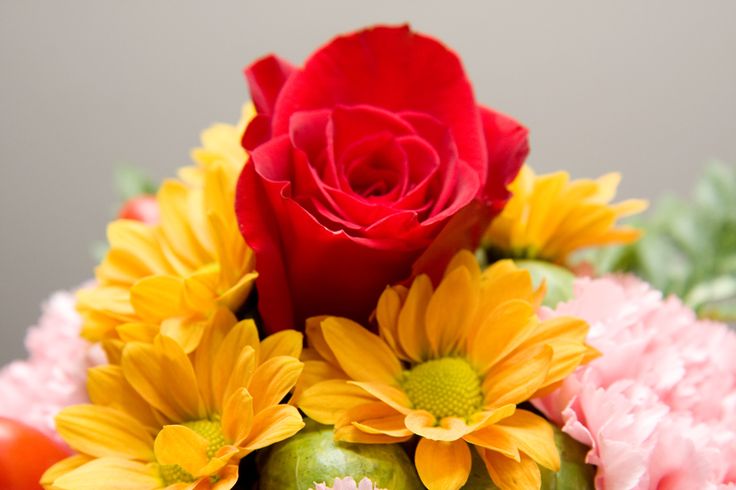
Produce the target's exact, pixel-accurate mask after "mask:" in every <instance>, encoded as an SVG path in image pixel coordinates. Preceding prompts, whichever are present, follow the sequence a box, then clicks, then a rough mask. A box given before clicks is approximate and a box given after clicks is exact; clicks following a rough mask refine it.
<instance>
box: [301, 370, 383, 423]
mask: <svg viewBox="0 0 736 490" xmlns="http://www.w3.org/2000/svg"><path fill="white" fill-rule="evenodd" d="M371 401H375V398H374V397H372V396H371V395H369V394H368V393H366V392H365V391H364V390H363V389H361V388H359V387H358V386H354V385H352V384H349V383H348V382H347V381H344V380H337V379H335V380H329V381H323V382H321V383H317V384H315V385H313V386H311V387H309V388H307V389H306V390H304V392H303V393H302V395H301V396H300V397H299V401H298V404H299V408H300V409H301V410H302V411H303V412H304V413H306V414H307V416H309V418H311V419H314V420H316V421H317V422H319V423H320V424H331V425H334V424H335V422H336V421H337V419H338V418H339V417H340V415H341V414H342V413H343V412H344V411H346V410H349V409H350V408H353V407H355V406H358V405H362V404H364V403H368V402H371Z"/></svg>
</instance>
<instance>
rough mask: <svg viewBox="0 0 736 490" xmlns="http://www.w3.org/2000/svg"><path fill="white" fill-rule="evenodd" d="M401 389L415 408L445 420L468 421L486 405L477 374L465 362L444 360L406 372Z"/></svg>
mask: <svg viewBox="0 0 736 490" xmlns="http://www.w3.org/2000/svg"><path fill="white" fill-rule="evenodd" d="M401 386H402V388H403V389H404V391H405V392H406V394H407V396H408V397H409V399H410V400H411V402H412V404H413V405H414V408H416V409H419V410H426V411H427V412H429V413H431V414H432V415H434V416H435V418H437V420H438V421H439V420H440V419H442V418H443V417H460V418H466V419H467V418H468V417H470V416H471V415H472V414H473V413H475V412H477V411H479V410H480V409H481V406H482V404H483V394H482V391H481V381H480V376H479V375H478V373H477V372H476V371H475V369H473V367H472V366H471V365H470V363H468V361H466V360H465V359H462V358H459V357H444V358H442V359H434V360H431V361H427V362H423V363H421V364H417V365H416V366H414V367H413V368H412V369H411V370H409V371H405V372H404V376H403V379H402V382H401Z"/></svg>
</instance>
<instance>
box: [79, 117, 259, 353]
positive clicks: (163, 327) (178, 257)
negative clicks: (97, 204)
mask: <svg viewBox="0 0 736 490" xmlns="http://www.w3.org/2000/svg"><path fill="white" fill-rule="evenodd" d="M248 107H249V106H246V109H244V111H243V118H242V120H241V122H240V123H239V125H238V126H229V125H224V124H220V125H216V126H214V127H213V128H210V129H209V130H207V131H205V132H204V133H203V135H202V141H203V144H204V147H203V148H200V149H197V150H195V151H194V152H193V158H194V159H195V161H196V162H197V164H198V165H197V166H196V167H186V168H184V169H181V171H180V172H179V174H180V179H179V180H169V181H166V182H164V184H163V185H162V186H161V188H160V190H159V192H158V195H157V202H158V205H159V208H160V211H161V219H160V223H158V224H156V225H147V224H144V223H140V222H137V221H130V220H117V221H115V222H113V223H111V224H110V226H109V228H108V241H109V243H110V249H109V252H108V253H107V255H106V256H105V258H104V260H103V262H102V263H101V264H100V266H99V267H98V268H97V270H96V278H97V282H96V285H95V286H94V287H92V288H90V289H87V290H84V291H81V292H80V293H79V295H78V304H77V308H78V310H79V312H80V313H81V315H82V318H83V328H82V335H83V336H84V337H85V338H87V339H89V340H91V341H105V340H108V342H105V346H106V348H107V351H108V355H109V356H110V357H111V359H110V360H111V362H116V360H117V358H118V357H119V354H120V349H121V348H122V345H121V344H122V342H121V341H134V340H138V341H146V342H151V341H152V340H153V338H154V337H155V336H156V334H158V333H159V332H161V333H163V334H165V335H166V336H168V337H171V338H173V339H175V340H176V341H177V342H179V343H180V344H181V345H182V346H183V347H184V348H185V350H186V351H187V352H191V351H192V350H193V349H194V348H195V347H196V346H197V344H198V342H199V340H200V338H201V336H202V333H203V326H204V324H205V323H206V322H207V320H208V319H209V317H210V316H211V315H212V313H213V311H214V310H215V309H216V308H217V307H218V306H226V307H228V308H229V309H230V310H231V311H236V310H237V309H238V308H239V307H240V306H241V305H242V304H243V302H244V301H245V299H246V298H247V297H248V295H249V293H250V291H251V288H252V286H253V282H254V280H255V277H256V273H255V271H254V255H253V252H252V251H251V249H250V248H249V247H248V246H247V245H246V244H245V242H244V241H243V239H242V236H241V234H240V232H239V230H238V223H237V219H236V217H235V211H234V204H233V203H234V202H235V185H236V182H237V178H238V175H239V173H240V170H241V169H242V166H243V164H244V163H245V161H246V158H247V155H246V153H245V151H244V150H243V149H242V148H240V137H241V135H242V132H243V128H244V127H245V123H246V121H247V120H248V119H250V117H251V116H252V108H248Z"/></svg>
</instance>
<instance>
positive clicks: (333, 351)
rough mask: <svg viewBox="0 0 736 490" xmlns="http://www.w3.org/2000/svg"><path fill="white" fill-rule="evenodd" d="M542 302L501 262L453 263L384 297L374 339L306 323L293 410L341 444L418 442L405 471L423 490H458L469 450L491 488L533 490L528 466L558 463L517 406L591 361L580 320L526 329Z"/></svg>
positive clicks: (333, 321) (538, 423)
mask: <svg viewBox="0 0 736 490" xmlns="http://www.w3.org/2000/svg"><path fill="white" fill-rule="evenodd" d="M543 293H544V292H543V291H542V290H535V289H534V288H533V286H532V282H531V278H530V276H529V274H528V273H527V272H526V271H523V270H520V269H517V268H516V267H515V266H514V265H513V263H512V262H510V261H502V262H498V263H497V264H495V265H493V266H492V267H490V268H488V269H487V270H485V271H483V272H481V270H480V268H479V266H478V264H477V262H476V260H475V257H474V256H473V255H472V254H471V253H470V252H461V253H459V254H458V255H456V256H455V258H454V259H453V261H452V262H451V263H450V265H449V266H448V268H447V271H446V273H445V276H444V278H443V279H442V281H441V283H440V284H439V286H438V287H437V289H436V290H434V289H433V287H432V284H431V282H430V280H429V279H428V278H427V277H426V276H419V277H417V278H416V279H415V280H414V282H413V284H412V285H411V287H410V288H409V289H406V288H404V287H401V286H397V287H391V288H388V289H386V291H385V292H384V293H383V295H382V296H381V298H380V300H379V303H378V308H377V310H376V316H377V320H378V326H379V333H378V334H374V333H371V332H370V331H369V330H367V329H366V328H363V327H362V326H360V325H358V324H356V323H354V322H352V321H350V320H348V319H345V318H336V317H319V318H314V319H311V320H310V321H309V322H308V325H307V339H308V343H309V345H310V348H309V349H307V350H306V351H305V354H304V356H303V358H304V359H305V370H304V375H303V377H302V382H301V383H300V391H299V395H298V399H297V404H298V405H299V407H300V408H301V409H302V410H303V411H304V412H305V413H306V414H307V415H308V416H309V417H311V418H313V419H315V420H316V421H318V422H321V423H324V424H331V425H334V426H335V437H336V438H337V439H338V440H341V441H347V442H359V443H394V442H400V441H405V440H407V439H409V438H411V437H413V436H415V435H417V436H419V437H420V439H419V443H418V445H417V449H416V454H415V464H416V467H417V470H418V472H419V476H420V477H421V479H422V481H423V482H424V484H425V485H426V486H427V487H428V488H430V489H442V490H450V489H457V488H460V487H461V486H462V485H463V484H464V483H465V481H466V480H467V478H468V475H469V472H470V467H471V454H470V448H469V445H473V446H474V447H475V449H476V450H477V451H478V453H479V455H480V456H481V458H482V459H483V461H484V463H485V465H486V467H487V469H488V472H489V475H490V476H491V478H492V479H493V481H494V482H495V483H496V485H498V486H499V487H501V488H504V489H506V488H510V489H517V488H524V489H526V488H539V486H540V482H541V480H540V471H539V468H538V466H537V464H540V465H542V466H544V467H547V468H550V469H553V470H557V469H558V468H559V464H560V461H559V455H558V453H557V449H556V447H555V443H554V440H553V433H552V428H551V427H550V425H549V424H548V423H547V422H546V421H545V420H544V419H543V418H541V417H539V416H537V415H535V414H533V413H531V412H528V411H526V410H522V409H518V408H517V405H518V404H520V403H522V402H524V401H526V400H528V399H530V398H532V397H535V396H538V395H540V394H542V393H545V392H546V391H548V390H551V389H553V388H554V387H555V386H556V385H557V384H558V383H559V382H560V381H561V380H562V379H563V378H565V376H567V375H568V374H569V373H571V372H572V371H573V370H574V369H575V368H576V367H577V366H578V365H579V364H580V363H581V362H584V361H586V360H587V359H589V358H592V357H593V356H594V355H595V352H594V351H593V350H592V349H591V348H589V347H588V346H586V345H585V343H584V339H585V336H586V334H587V331H588V326H587V324H586V323H585V322H583V321H582V320H579V319H575V318H556V319H554V320H551V321H540V320H539V319H538V318H537V316H536V314H535V310H536V308H537V306H538V304H539V301H540V300H541V297H542V295H543Z"/></svg>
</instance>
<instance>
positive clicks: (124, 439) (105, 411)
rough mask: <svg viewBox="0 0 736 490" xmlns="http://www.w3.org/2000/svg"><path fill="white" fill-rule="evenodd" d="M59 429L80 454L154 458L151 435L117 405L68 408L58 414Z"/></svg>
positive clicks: (62, 435) (99, 456)
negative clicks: (115, 406)
mask: <svg viewBox="0 0 736 490" xmlns="http://www.w3.org/2000/svg"><path fill="white" fill-rule="evenodd" d="M56 430H57V432H58V433H59V435H60V436H61V437H62V438H64V440H65V441H66V442H67V443H68V444H69V445H70V446H71V447H73V448H74V449H76V450H77V451H79V452H81V453H85V454H89V455H91V456H96V457H98V458H102V457H106V456H118V457H123V458H125V457H128V458H133V459H139V460H142V461H153V452H152V451H151V446H152V443H153V438H152V437H151V434H150V433H149V432H148V431H147V430H146V429H145V428H143V427H142V426H141V425H140V424H139V423H138V421H137V420H136V419H134V418H133V417H131V416H130V415H127V414H125V413H124V412H121V411H119V410H116V409H114V408H108V407H103V406H98V405H75V406H71V407H67V408H65V409H63V410H62V411H61V412H60V413H59V414H58V415H57V416H56Z"/></svg>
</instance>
